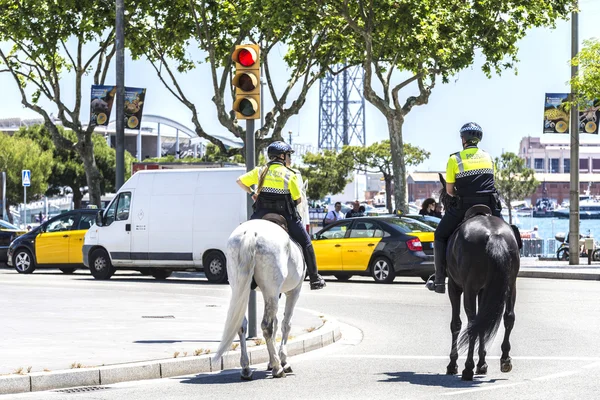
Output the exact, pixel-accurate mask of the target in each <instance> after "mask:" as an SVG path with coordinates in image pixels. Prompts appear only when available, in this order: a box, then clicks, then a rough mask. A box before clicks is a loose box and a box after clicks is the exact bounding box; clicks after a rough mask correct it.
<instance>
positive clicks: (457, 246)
mask: <svg viewBox="0 0 600 400" xmlns="http://www.w3.org/2000/svg"><path fill="white" fill-rule="evenodd" d="M440 181H441V183H442V186H443V189H442V190H441V192H440V201H441V202H442V204H443V205H444V208H446V209H447V208H448V207H453V206H456V203H455V202H456V201H457V199H456V197H453V196H450V195H448V194H447V193H446V181H445V179H444V177H443V176H442V175H441V174H440ZM446 260H447V261H446V269H447V275H448V294H449V297H450V303H451V304H452V322H451V323H450V329H451V331H452V350H451V351H450V364H448V367H447V369H446V373H447V374H448V375H454V374H457V373H458V366H457V363H456V361H457V359H458V348H459V347H460V348H463V347H464V346H466V345H467V344H468V346H469V352H468V355H467V361H466V362H465V369H464V370H463V372H462V379H463V380H472V379H473V368H474V367H475V362H474V361H473V352H474V350H475V341H476V340H477V338H479V362H478V363H477V374H482V375H485V374H486V373H487V368H488V366H487V363H486V362H485V355H486V351H485V346H486V344H487V343H488V342H489V341H490V340H491V339H492V338H493V337H494V336H495V334H496V332H497V331H498V325H499V324H500V320H501V318H502V313H503V312H504V328H505V332H504V341H503V342H502V357H501V358H500V370H501V371H502V372H510V371H511V370H512V363H511V358H510V356H509V355H508V353H509V351H510V342H509V337H510V332H511V331H512V328H513V326H514V323H515V312H514V308H515V299H516V295H517V292H516V281H517V274H518V272H519V267H520V258H519V246H518V243H517V239H516V237H515V234H514V233H513V230H512V228H511V227H510V225H508V224H507V223H506V222H504V221H503V220H502V219H501V218H498V217H494V216H492V215H491V210H490V209H489V208H488V207H487V206H474V207H471V208H470V209H469V211H467V213H466V215H465V220H464V221H463V223H462V224H461V225H460V226H459V227H458V228H457V229H456V231H455V232H454V233H453V234H452V236H450V238H449V240H448V253H447V257H446ZM463 293H464V307H465V313H466V314H467V318H468V320H469V324H468V326H467V330H466V331H465V332H464V333H463V334H462V336H461V338H460V341H458V344H457V340H458V335H459V333H460V330H461V327H462V322H461V320H460V297H461V294H463Z"/></svg>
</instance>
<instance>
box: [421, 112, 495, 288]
mask: <svg viewBox="0 0 600 400" xmlns="http://www.w3.org/2000/svg"><path fill="white" fill-rule="evenodd" d="M460 137H461V138H462V145H463V150H462V151H459V152H458V153H454V154H452V155H450V159H449V160H448V164H447V166H446V192H447V193H448V194H449V195H450V196H457V199H458V203H457V204H458V206H457V207H456V208H448V209H447V210H446V213H445V214H444V217H443V218H442V220H441V221H440V224H439V225H438V227H437V229H436V230H435V239H434V242H433V246H434V254H435V257H434V258H435V280H430V281H428V282H427V288H428V289H429V290H435V292H436V293H445V292H446V286H445V281H446V246H447V243H448V239H449V238H450V236H451V235H452V233H453V232H454V230H455V229H456V228H457V227H458V225H459V224H460V223H461V222H462V220H463V218H464V216H465V213H466V212H467V210H468V209H469V208H470V207H471V206H474V205H476V204H483V205H486V206H489V207H490V209H491V210H492V214H493V215H494V216H496V217H500V218H502V215H501V214H500V212H501V211H502V206H501V204H500V201H499V197H498V192H497V191H496V187H495V185H494V172H495V167H494V160H493V159H492V157H491V156H490V155H489V154H488V153H486V152H485V151H483V150H481V149H479V148H477V145H478V144H479V142H480V141H481V139H482V138H483V131H482V129H481V127H480V126H479V125H477V124H476V123H474V122H469V123H468V124H465V125H463V127H462V128H460Z"/></svg>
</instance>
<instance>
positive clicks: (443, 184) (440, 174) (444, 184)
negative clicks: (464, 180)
mask: <svg viewBox="0 0 600 400" xmlns="http://www.w3.org/2000/svg"><path fill="white" fill-rule="evenodd" d="M439 176H440V182H441V183H442V186H444V187H446V180H445V179H444V175H442V173H441V172H440V173H439Z"/></svg>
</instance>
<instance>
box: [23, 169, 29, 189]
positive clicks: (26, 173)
mask: <svg viewBox="0 0 600 400" xmlns="http://www.w3.org/2000/svg"><path fill="white" fill-rule="evenodd" d="M21 179H22V181H23V186H31V171H30V170H28V169H24V170H22V171H21Z"/></svg>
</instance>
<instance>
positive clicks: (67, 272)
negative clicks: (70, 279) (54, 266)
mask: <svg viewBox="0 0 600 400" xmlns="http://www.w3.org/2000/svg"><path fill="white" fill-rule="evenodd" d="M59 269H60V270H61V271H62V272H63V274H72V273H73V272H75V271H76V270H77V268H59Z"/></svg>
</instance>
